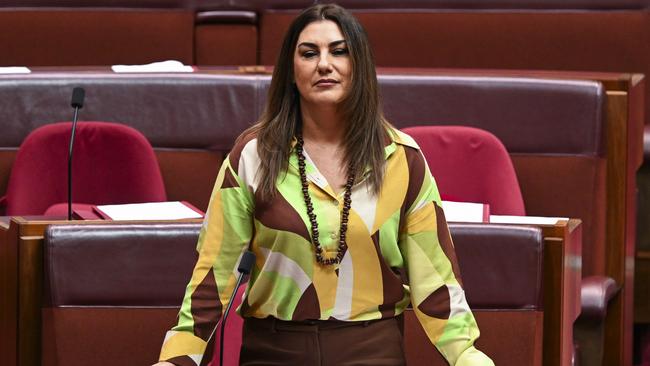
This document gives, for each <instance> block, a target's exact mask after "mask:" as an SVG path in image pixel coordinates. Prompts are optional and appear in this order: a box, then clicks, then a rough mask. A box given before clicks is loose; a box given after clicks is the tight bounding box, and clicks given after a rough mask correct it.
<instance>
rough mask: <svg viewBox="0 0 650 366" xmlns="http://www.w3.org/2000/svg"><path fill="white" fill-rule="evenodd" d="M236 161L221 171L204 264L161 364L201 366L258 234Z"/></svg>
mask: <svg viewBox="0 0 650 366" xmlns="http://www.w3.org/2000/svg"><path fill="white" fill-rule="evenodd" d="M232 160H234V159H233V157H232V155H231V156H229V157H228V158H226V160H225V161H224V163H223V164H222V166H221V169H220V171H219V174H218V176H217V181H216V183H215V187H214V190H213V192H212V196H211V198H210V203H209V206H208V211H207V213H206V217H205V221H204V223H203V227H202V228H201V232H200V234H199V240H198V244H197V251H198V254H199V256H198V260H197V263H196V265H195V267H194V271H193V273H192V278H191V280H190V282H189V284H188V285H187V288H186V291H185V297H184V299H183V303H182V306H181V309H180V312H179V314H178V323H177V325H176V326H175V327H174V328H172V329H171V330H170V331H169V332H167V335H166V336H165V340H164V343H163V346H162V350H161V352H160V360H162V361H169V362H172V363H174V364H176V365H180V366H185V365H191V366H197V365H200V364H201V359H202V356H203V353H204V350H205V348H206V345H207V341H208V339H209V337H210V335H211V333H212V331H213V329H214V328H215V327H216V325H217V322H218V321H219V319H220V318H221V313H222V309H225V307H226V306H227V304H228V302H229V301H230V298H231V296H232V292H233V289H234V285H235V282H236V277H237V276H236V274H235V271H236V270H235V268H236V265H237V263H238V262H239V259H240V258H241V255H242V253H243V251H244V250H245V249H246V247H247V246H248V244H249V242H250V240H251V236H252V232H253V218H252V211H253V197H252V193H251V192H250V190H249V188H248V187H247V186H246V184H245V183H244V182H243V181H242V179H241V178H240V177H239V175H238V174H237V166H238V163H239V162H238V161H234V162H233V161H232Z"/></svg>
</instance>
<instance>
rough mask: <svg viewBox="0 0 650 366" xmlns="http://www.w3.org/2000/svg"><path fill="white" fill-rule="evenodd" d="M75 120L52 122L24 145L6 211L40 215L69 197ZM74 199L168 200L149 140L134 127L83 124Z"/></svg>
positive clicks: (103, 201) (76, 154) (75, 165)
mask: <svg viewBox="0 0 650 366" xmlns="http://www.w3.org/2000/svg"><path fill="white" fill-rule="evenodd" d="M70 131H71V123H69V122H61V123H53V124H48V125H45V126H42V127H39V128H37V129H36V130H34V131H33V132H32V133H31V134H30V135H29V136H27V138H26V139H25V141H24V142H23V143H22V144H21V146H20V149H19V150H18V154H17V155H16V160H15V162H14V165H13V167H12V171H11V176H10V178H9V184H8V186H7V215H41V214H43V213H44V212H45V211H46V210H47V209H48V208H49V207H50V206H52V205H55V204H59V203H62V202H66V201H67V167H68V148H69V147H68V146H69V141H70ZM72 168H73V178H72V181H73V192H72V199H73V202H77V203H86V204H120V203H138V202H158V201H166V199H167V197H166V194H165V187H164V183H163V180H162V176H161V173H160V168H159V167H158V161H157V160H156V156H155V155H154V152H153V149H152V147H151V144H149V142H148V141H147V139H146V138H145V137H144V136H143V135H142V134H141V133H140V132H138V131H137V130H135V129H134V128H132V127H129V126H126V125H122V124H118V123H107V122H79V124H78V125H77V129H76V134H75V145H74V156H73V160H72Z"/></svg>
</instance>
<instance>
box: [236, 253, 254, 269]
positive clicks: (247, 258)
mask: <svg viewBox="0 0 650 366" xmlns="http://www.w3.org/2000/svg"><path fill="white" fill-rule="evenodd" d="M254 264H255V254H253V252H251V251H250V250H247V251H245V252H244V255H242V257H241V261H239V267H237V271H239V273H243V274H249V273H251V269H252V268H253V265H254Z"/></svg>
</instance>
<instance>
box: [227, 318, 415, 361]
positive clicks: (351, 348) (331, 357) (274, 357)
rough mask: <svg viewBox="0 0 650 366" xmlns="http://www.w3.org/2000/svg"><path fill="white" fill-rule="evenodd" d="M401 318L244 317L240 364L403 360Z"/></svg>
mask: <svg viewBox="0 0 650 366" xmlns="http://www.w3.org/2000/svg"><path fill="white" fill-rule="evenodd" d="M402 340H403V339H402V333H401V331H400V326H399V323H398V319H397V318H390V319H383V320H373V321H367V322H342V321H329V320H328V321H302V322H288V321H282V320H277V319H275V318H266V319H255V318H245V320H244V332H243V343H242V348H241V356H240V358H239V365H240V366H273V365H275V366H280V365H281V366H404V365H405V364H406V362H405V361H404V348H403V345H402Z"/></svg>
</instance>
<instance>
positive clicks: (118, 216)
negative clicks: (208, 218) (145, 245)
mask: <svg viewBox="0 0 650 366" xmlns="http://www.w3.org/2000/svg"><path fill="white" fill-rule="evenodd" d="M97 208H98V209H100V210H101V211H102V212H103V213H105V214H106V215H108V217H110V218H111V219H112V220H180V219H199V218H201V217H203V216H201V214H200V213H198V212H196V211H194V210H192V209H191V208H189V207H187V206H186V205H184V204H183V203H182V202H178V201H173V202H151V203H130V204H126V205H102V206H97Z"/></svg>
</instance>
